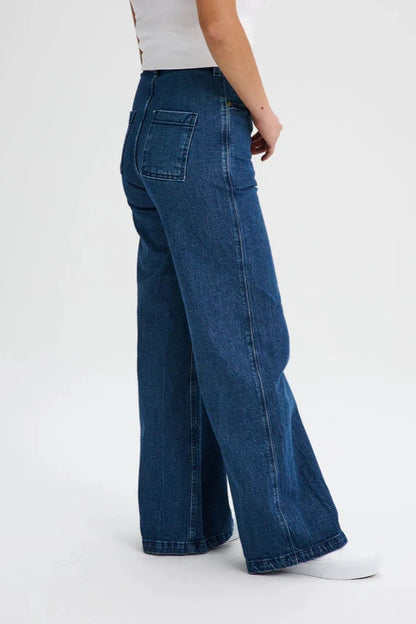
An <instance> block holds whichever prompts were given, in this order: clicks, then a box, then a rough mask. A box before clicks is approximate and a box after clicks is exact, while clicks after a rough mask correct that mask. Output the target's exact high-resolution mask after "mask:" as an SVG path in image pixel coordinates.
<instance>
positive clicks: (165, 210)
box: [120, 0, 378, 578]
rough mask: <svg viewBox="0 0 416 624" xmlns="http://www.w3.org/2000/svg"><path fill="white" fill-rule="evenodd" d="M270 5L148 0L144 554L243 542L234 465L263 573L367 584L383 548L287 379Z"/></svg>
mask: <svg viewBox="0 0 416 624" xmlns="http://www.w3.org/2000/svg"><path fill="white" fill-rule="evenodd" d="M263 1H264V0H242V1H239V2H238V3H237V6H236V0H177V1H176V2H174V3H173V2H172V3H170V2H166V0H131V9H132V13H133V19H134V24H135V27H136V33H137V39H138V43H139V50H140V59H141V63H142V71H141V74H140V79H139V84H138V87H137V90H136V93H135V96H134V101H133V105H132V108H131V112H130V117H129V124H128V128H127V133H126V136H125V141H124V146H123V151H122V157H121V164H120V171H121V174H122V182H123V188H124V191H125V194H126V197H127V202H128V205H129V206H130V208H131V211H132V216H133V220H134V225H135V227H136V229H137V232H138V234H139V235H140V240H139V247H138V257H137V284H138V299H137V321H138V325H137V328H138V350H137V375H138V388H139V412H140V466H139V490H138V499H139V510H140V530H141V535H142V543H143V550H144V552H146V553H149V554H159V555H163V554H165V555H166V554H172V555H184V554H196V553H204V552H207V551H209V550H211V549H212V548H215V547H216V546H219V545H220V544H222V543H224V542H226V541H227V540H229V539H230V538H232V536H233V525H234V520H233V517H232V515H231V511H230V506H229V501H228V497H227V479H226V475H228V479H229V483H230V490H231V494H232V497H233V504H234V509H235V513H236V519H237V523H238V528H239V534H240V539H241V545H242V549H243V553H244V557H245V560H246V565H247V571H248V572H249V573H250V574H259V573H264V572H269V571H274V570H285V571H287V572H294V573H301V574H309V575H313V576H320V577H325V578H357V577H366V576H370V575H373V574H375V572H376V569H377V567H378V553H372V552H370V553H365V552H363V551H358V553H357V552H354V551H353V550H352V548H351V546H350V544H349V543H348V544H347V542H348V540H347V537H346V535H345V533H344V532H343V531H342V529H341V527H340V525H339V521H338V512H337V509H336V507H335V505H334V502H333V499H332V497H331V494H330V492H329V490H328V487H327V485H326V483H325V481H324V478H323V476H322V473H321V471H320V468H319V466H318V463H317V460H316V458H315V455H314V452H313V450H312V447H311V444H310V442H309V439H308V437H307V433H306V431H305V429H304V426H303V424H302V421H301V418H300V415H299V412H298V408H297V404H296V401H295V398H294V396H293V394H292V391H291V389H290V386H289V384H288V381H287V379H286V376H285V373H284V369H285V367H286V365H287V362H288V359H289V335H288V329H287V325H286V321H285V317H284V313H283V309H282V304H281V299H280V292H279V288H278V284H277V279H276V274H275V268H274V265H273V260H272V254H271V249H270V244H269V240H268V235H267V232H266V228H265V224H264V221H263V216H262V212H261V208H260V205H259V199H258V194H257V183H256V179H255V172H254V167H253V164H252V155H261V160H262V161H264V160H266V159H268V158H270V157H271V155H272V154H273V152H274V149H275V145H276V141H277V139H278V137H279V134H280V132H281V130H282V125H281V123H280V121H279V118H278V116H277V115H276V114H275V113H274V111H273V110H272V107H271V106H270V103H269V101H268V99H267V96H266V94H265V91H264V88H263V85H262V81H261V78H260V75H259V72H258V69H257V65H256V62H255V59H254V56H253V52H252V47H251V43H252V21H253V18H254V15H255V13H256V11H257V10H258V9H259V8H260V6H261V5H262V4H263ZM253 125H254V126H255V127H256V129H257V131H256V132H255V134H253V136H251V132H252V130H253Z"/></svg>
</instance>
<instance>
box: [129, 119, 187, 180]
mask: <svg viewBox="0 0 416 624" xmlns="http://www.w3.org/2000/svg"><path fill="white" fill-rule="evenodd" d="M197 118H198V113H196V112H193V111H181V110H169V109H155V110H153V115H152V119H151V121H150V124H149V128H148V131H147V135H146V138H145V141H144V145H143V154H142V162H141V168H140V170H139V173H140V175H142V176H145V177H147V178H155V179H159V180H176V181H184V180H185V178H186V166H187V162H188V156H189V150H190V146H191V141H192V137H193V132H194V129H195V125H196V122H197ZM169 129H170V130H169ZM169 132H170V136H169V134H168V133H169Z"/></svg>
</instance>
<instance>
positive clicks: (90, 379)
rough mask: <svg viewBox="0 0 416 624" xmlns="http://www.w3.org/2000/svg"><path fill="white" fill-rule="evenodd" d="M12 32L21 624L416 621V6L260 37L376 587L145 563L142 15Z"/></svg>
mask: <svg viewBox="0 0 416 624" xmlns="http://www.w3.org/2000/svg"><path fill="white" fill-rule="evenodd" d="M0 29H1V31H0V35H1V37H0V42H1V44H0V45H1V47H2V54H1V59H2V60H1V75H0V87H1V105H2V115H1V118H0V124H1V136H0V139H1V168H0V170H1V176H2V181H1V219H2V225H1V263H0V271H1V298H2V305H1V381H2V388H1V395H0V396H1V406H0V407H1V427H2V431H1V445H2V447H3V448H2V452H1V461H2V466H1V471H0V474H1V531H0V572H1V582H0V592H1V593H4V596H3V597H2V600H1V606H0V609H1V612H2V620H3V621H4V622H7V623H12V622H25V623H29V622H30V623H31V624H32V623H35V624H38V623H43V622H47V623H49V622H51V623H52V622H54V623H56V622H59V623H60V624H66V623H67V622H68V623H69V622H71V623H72V622H74V623H75V622H76V623H77V624H92V623H95V622H97V623H98V622H99V623H100V624H105V623H107V622H109V623H110V622H111V623H112V622H120V623H121V622H122V623H123V624H130V623H133V622H136V621H137V620H138V618H140V619H141V621H144V622H147V621H149V622H175V623H176V622H181V623H186V622H194V621H195V620H198V621H200V622H212V621H213V618H215V621H217V622H226V621H227V622H228V621H229V619H230V617H231V616H233V617H234V618H235V619H239V620H240V621H243V622H250V623H251V622H253V621H261V620H266V618H267V621H277V619H278V620H279V621H283V622H285V623H286V622H288V623H292V622H293V623H295V622H296V623H297V622H304V621H305V619H306V618H308V621H312V622H315V621H316V622H320V623H322V622H334V621H336V622H338V623H344V622H345V623H347V622H348V623H350V622H351V621H355V622H369V621H371V622H375V621H385V622H390V621H391V620H392V619H393V617H394V619H395V621H400V622H410V621H413V613H412V609H413V602H414V601H413V593H414V590H415V579H414V569H415V568H414V558H415V555H416V552H415V546H414V527H415V487H414V472H415V462H414V439H415V434H416V431H415V409H414V373H415V357H414V353H415V348H416V340H415V334H416V332H415V325H414V318H415V312H416V310H415V290H414V284H415V257H414V238H415V216H414V215H415V199H416V197H415V195H416V193H415V187H414V173H415V145H416V123H415V110H416V90H415V62H414V61H415V54H416V40H415V34H416V7H415V3H414V2H413V1H412V0H349V2H339V1H337V0H315V1H314V2H310V1H309V0H291V1H290V2H274V1H272V0H269V2H268V4H266V7H265V9H264V10H263V12H262V14H261V15H260V16H259V17H258V20H257V24H256V31H255V33H256V43H255V53H256V57H257V60H258V65H259V69H260V72H261V75H262V77H263V81H264V84H265V87H266V91H267V93H268V95H269V99H270V101H271V103H272V105H273V107H274V109H275V111H276V112H277V113H278V114H279V116H280V119H281V122H282V124H283V131H282V134H281V137H280V139H279V141H278V144H277V148H276V152H275V154H274V156H273V157H272V158H271V159H270V160H268V161H267V162H265V163H261V162H260V160H259V158H258V157H254V161H255V167H256V172H257V178H258V183H259V193H260V198H261V202H262V208H263V212H264V216H265V219H266V222H267V226H268V230H269V235H270V239H271V243H272V248H273V254H274V257H275V261H276V269H277V274H278V279H279V285H280V289H281V293H282V301H283V304H284V309H285V313H286V317H287V321H288V325H289V331H290V336H291V360H290V362H289V365H288V368H287V371H286V372H287V376H288V379H289V381H290V383H291V386H292V388H293V390H294V393H295V396H296V399H297V402H298V405H299V408H300V412H301V415H302V418H303V422H304V424H305V427H306V428H307V431H308V433H309V436H310V439H311V442H312V444H313V446H314V449H315V451H316V454H317V457H318V459H319V463H320V465H321V467H322V470H323V472H324V474H325V477H326V480H327V483H328V485H329V487H330V489H331V492H332V494H333V497H334V500H335V502H336V504H337V507H338V510H339V515H340V521H341V526H342V528H343V529H344V531H345V532H346V534H347V535H348V536H349V538H350V541H351V542H360V543H365V544H368V545H369V546H370V547H374V548H376V549H378V550H380V551H381V553H382V556H383V563H382V569H381V571H380V572H379V574H378V575H376V576H374V577H371V578H367V579H362V580H356V581H329V580H322V579H316V578H312V577H305V576H298V575H289V574H269V575H258V576H252V575H249V574H247V572H246V571H245V564H244V560H243V555H242V551H241V546H240V542H239V541H236V542H233V543H230V544H228V545H225V546H223V547H222V548H219V549H217V550H215V551H212V552H211V553H208V554H205V555H200V556H188V557H154V556H151V555H145V554H144V553H143V552H142V550H141V545H140V536H139V529H138V512H137V503H136V479H137V475H136V470H137V464H138V442H139V429H138V416H137V407H136V402H137V396H136V372H135V347H136V344H135V341H136V318H135V300H136V291H135V259H136V250H137V240H138V239H137V235H136V232H135V230H134V227H133V223H132V221H131V215H130V209H129V208H128V206H127V203H126V201H125V197H124V194H123V190H122V186H121V179H120V176H119V170H118V167H119V160H120V154H121V147H122V141H123V138H124V132H125V129H126V124H127V117H128V112H129V109H130V105H131V102H132V98H133V95H134V92H135V89H136V86H137V81H138V78H139V71H140V69H139V56H138V46H137V42H136V39H135V34H134V29H133V22H132V18H131V14H130V8H129V4H128V0H123V1H120V2H109V1H107V0H101V1H100V2H98V1H97V0H95V1H91V2H88V3H81V2H56V1H52V0H43V1H36V2H35V1H34V0H22V1H21V2H8V3H7V4H6V5H5V6H4V7H3V10H2V20H1V26H0ZM408 608H410V609H411V610H410V611H407V609H408Z"/></svg>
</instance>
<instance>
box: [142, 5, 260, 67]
mask: <svg viewBox="0 0 416 624" xmlns="http://www.w3.org/2000/svg"><path fill="white" fill-rule="evenodd" d="M130 1H131V4H132V6H133V10H134V13H135V15H136V35H137V38H138V40H139V48H140V56H141V62H142V70H147V69H186V68H192V67H210V66H214V65H217V63H216V61H215V60H214V58H213V57H212V55H211V53H210V51H209V48H208V46H207V44H206V41H205V39H204V36H203V34H202V31H201V27H200V25H199V21H198V13H197V8H196V0H130ZM265 2H266V0H237V12H238V16H239V18H240V21H241V23H242V25H243V28H244V30H245V32H246V35H247V38H248V40H249V42H250V44H251V45H253V22H254V18H255V15H256V13H257V12H258V11H259V10H260V8H261V7H262V6H263V5H264V3H265Z"/></svg>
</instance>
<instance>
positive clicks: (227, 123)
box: [223, 80, 296, 557]
mask: <svg viewBox="0 0 416 624" xmlns="http://www.w3.org/2000/svg"><path fill="white" fill-rule="evenodd" d="M223 88H224V97H225V100H226V99H227V93H226V85H225V80H223ZM224 112H225V133H224V134H225V148H226V150H225V151H226V162H225V164H226V169H225V173H226V178H227V182H228V190H229V192H230V199H231V205H232V209H233V211H234V214H235V219H236V226H237V234H238V242H239V248H240V257H241V269H242V277H243V287H244V292H245V299H246V305H247V313H248V322H249V331H250V339H251V347H252V351H253V360H254V364H255V369H256V374H257V378H258V383H259V387H260V393H261V404H262V408H263V412H264V415H265V422H266V429H267V439H268V444H269V453H270V457H271V459H272V468H273V474H274V482H275V485H274V488H273V489H274V497H275V504H276V509H277V515H278V518H279V521H280V522H281V520H283V523H284V527H285V529H286V533H287V536H288V538H289V541H290V544H291V547H292V551H293V556H294V557H296V552H295V551H296V549H295V546H294V543H293V539H292V535H291V532H290V529H289V526H288V524H287V521H286V518H285V516H284V515H283V512H282V510H281V507H280V502H279V495H278V478H277V466H276V459H275V451H274V445H273V440H272V435H271V429H270V421H269V414H268V409H267V403H266V397H265V393H264V386H263V381H262V377H261V372H260V368H259V362H258V353H257V349H256V346H255V340H254V332H253V316H252V312H251V307H250V298H249V292H248V284H247V275H246V269H245V264H244V248H243V240H242V234H241V227H240V221H239V214H238V207H237V203H236V201H235V196H234V191H233V184H232V176H231V170H230V159H229V137H230V111H228V110H227V107H226V106H225V111H224V105H223V113H224Z"/></svg>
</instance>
